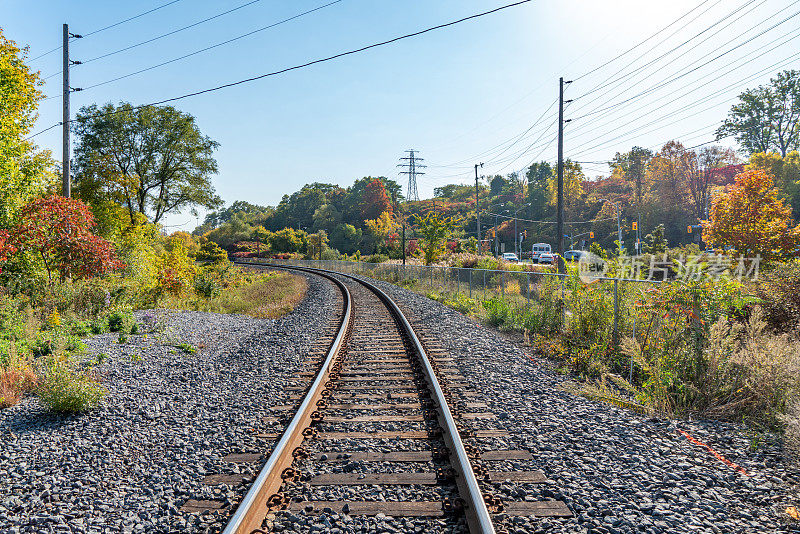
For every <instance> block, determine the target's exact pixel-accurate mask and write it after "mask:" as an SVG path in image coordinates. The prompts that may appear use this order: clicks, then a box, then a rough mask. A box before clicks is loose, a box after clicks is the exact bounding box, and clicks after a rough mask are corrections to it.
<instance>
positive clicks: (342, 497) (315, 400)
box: [224, 266, 571, 534]
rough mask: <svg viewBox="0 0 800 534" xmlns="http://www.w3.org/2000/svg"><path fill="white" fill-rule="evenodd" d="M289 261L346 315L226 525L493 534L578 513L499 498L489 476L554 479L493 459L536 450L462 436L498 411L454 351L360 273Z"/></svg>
mask: <svg viewBox="0 0 800 534" xmlns="http://www.w3.org/2000/svg"><path fill="white" fill-rule="evenodd" d="M270 267H280V268H287V267H284V266H270ZM291 269H295V270H298V271H303V272H306V273H312V274H314V275H317V276H322V277H324V278H326V279H327V280H330V281H331V282H332V283H334V284H335V285H336V286H337V287H338V288H339V290H340V292H341V294H342V311H341V314H340V316H339V317H340V320H339V325H338V328H336V329H335V331H334V332H332V333H331V336H330V337H329V338H328V339H327V340H326V341H327V342H326V345H327V347H326V349H325V350H321V351H319V353H318V354H313V355H310V357H309V360H308V361H307V370H306V371H304V372H301V373H300V374H301V377H307V378H308V377H311V378H313V380H311V381H310V383H308V384H307V385H306V386H300V387H299V388H298V389H300V390H301V391H299V394H298V395H296V396H295V397H294V399H295V402H294V403H293V404H291V405H287V406H284V407H282V408H283V409H286V410H288V411H290V412H291V413H293V415H292V416H291V421H290V422H289V423H288V426H287V427H286V428H285V430H284V431H283V432H282V434H280V436H279V439H278V441H277V443H276V444H275V446H274V448H273V450H272V452H271V454H270V455H269V457H268V459H267V461H266V463H265V465H264V466H263V468H262V469H261V471H260V472H259V474H258V476H257V477H256V479H255V481H254V482H253V483H252V486H251V487H250V489H249V491H248V492H247V494H246V495H245V497H244V499H243V500H242V501H241V503H240V504H239V506H238V508H237V509H236V512H235V513H234V515H233V516H232V518H231V519H230V521H229V523H228V525H227V527H226V528H225V530H224V532H225V534H234V533H237V534H241V533H244V534H253V533H259V532H268V531H269V530H270V529H271V528H272V526H273V522H272V521H273V520H274V518H275V513H276V512H277V511H279V510H288V511H289V512H291V513H294V514H316V513H320V512H329V513H332V512H344V513H346V514H349V515H356V516H357V515H377V514H380V513H382V514H384V515H386V516H393V517H414V518H435V519H437V520H439V521H444V522H445V523H444V524H445V525H446V526H447V527H446V528H447V530H448V531H469V532H471V533H484V534H488V533H494V532H495V524H498V525H502V523H503V521H504V520H505V519H506V518H507V517H508V516H509V515H510V516H513V515H538V516H548V517H563V516H569V515H571V513H570V511H569V509H568V508H567V507H566V506H565V505H564V504H563V503H562V502H560V501H533V502H532V501H520V502H516V503H503V502H501V501H500V500H499V499H497V498H496V497H493V495H492V493H491V486H492V483H501V482H504V481H505V482H522V483H544V482H547V480H546V478H545V477H544V475H543V473H541V472H540V471H490V470H488V469H487V467H486V466H487V464H488V463H491V461H493V460H494V461H501V462H505V464H504V465H506V464H508V463H509V461H513V460H520V459H529V457H530V453H529V452H528V451H508V450H506V451H503V450H500V451H497V450H494V451H493V450H481V449H480V448H479V447H476V446H475V445H465V444H464V441H463V440H462V437H463V438H464V439H467V440H476V438H481V437H483V438H486V437H491V436H492V435H493V434H492V431H491V430H483V431H480V430H478V431H475V430H470V429H469V428H467V427H466V426H465V425H464V424H463V422H464V421H465V420H469V419H481V418H486V417H491V414H488V413H481V412H477V413H476V412H474V410H475V409H476V408H478V409H480V408H481V407H483V408H485V406H483V405H480V404H479V403H470V402H466V401H465V400H464V399H465V398H466V397H465V395H464V392H463V391H462V388H463V387H464V384H460V383H455V384H454V383H453V381H452V380H451V377H452V375H451V371H452V369H451V368H450V364H451V363H452V361H450V360H449V359H447V358H435V357H433V356H432V355H431V354H429V351H428V350H426V347H425V345H424V344H423V342H421V341H420V338H419V337H418V336H417V334H416V333H415V331H414V329H413V328H412V326H411V324H410V323H409V321H408V319H407V318H406V317H405V316H404V315H403V313H402V311H401V310H400V308H399V307H398V306H397V304H395V302H394V301H392V299H390V298H389V297H388V296H387V295H386V294H385V293H384V292H383V291H381V290H380V289H379V288H378V287H376V286H375V285H373V284H371V283H369V282H367V281H365V280H362V279H360V278H357V277H352V276H348V275H343V274H339V273H333V272H328V271H323V270H319V269H306V268H300V267H291ZM470 410H473V411H470ZM495 432H496V431H495ZM495 435H497V434H495ZM265 437H273V438H278V435H277V434H274V435H271V436H267V435H265ZM476 444H478V445H480V441H476ZM376 486H377V487H380V490H381V495H380V497H376V496H374V495H372V496H371V497H369V498H367V499H358V498H354V497H359V496H360V495H361V494H362V493H367V494H368V495H369V492H364V491H361V490H359V488H364V487H376ZM493 519H494V521H493ZM439 524H441V523H439ZM503 530H504V529H503V528H502V527H499V528H498V531H501V532H502V531H503ZM426 531H427V529H426Z"/></svg>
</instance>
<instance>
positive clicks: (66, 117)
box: [61, 24, 83, 198]
mask: <svg viewBox="0 0 800 534" xmlns="http://www.w3.org/2000/svg"><path fill="white" fill-rule="evenodd" d="M81 37H83V36H82V35H78V34H76V33H69V24H64V27H63V34H62V44H61V52H62V56H63V57H62V61H63V63H62V68H61V73H62V78H61V80H62V88H61V90H62V95H61V99H62V104H63V110H62V111H63V113H62V116H61V137H62V139H61V141H62V145H61V190H62V191H61V192H62V194H63V195H64V196H65V197H67V198H69V197H70V196H71V195H72V182H71V181H70V164H69V163H70V162H69V160H70V142H69V121H70V113H69V94H70V93H71V92H72V91H73V89H72V88H71V87H70V86H69V68H70V66H72V65H80V64H81V62H80V61H72V60H71V59H70V58H69V40H70V39H71V38H74V39H80V38H81ZM74 90H75V91H80V89H79V88H78V89H74Z"/></svg>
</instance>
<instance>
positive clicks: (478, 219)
mask: <svg viewBox="0 0 800 534" xmlns="http://www.w3.org/2000/svg"><path fill="white" fill-rule="evenodd" d="M480 166H481V167H483V163H481V164H480ZM475 218H476V219H477V224H478V251H477V253H478V255H480V253H481V252H483V247H482V246H481V209H480V207H479V206H478V163H476V164H475Z"/></svg>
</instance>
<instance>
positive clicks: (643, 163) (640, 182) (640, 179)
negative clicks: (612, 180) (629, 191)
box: [609, 146, 653, 203]
mask: <svg viewBox="0 0 800 534" xmlns="http://www.w3.org/2000/svg"><path fill="white" fill-rule="evenodd" d="M652 158H653V151H652V150H649V149H647V148H642V147H640V146H635V147H633V148H631V149H630V151H628V152H625V153H622V154H621V153H619V152H617V153H616V154H615V155H614V159H613V160H612V161H611V163H610V164H609V166H610V167H611V172H612V174H614V175H618V176H620V177H621V178H623V179H624V180H625V181H627V182H631V183H633V184H634V191H635V192H636V202H637V203H638V202H640V201H641V199H642V195H643V194H644V177H645V171H646V170H647V165H648V164H649V163H650V160H651V159H652Z"/></svg>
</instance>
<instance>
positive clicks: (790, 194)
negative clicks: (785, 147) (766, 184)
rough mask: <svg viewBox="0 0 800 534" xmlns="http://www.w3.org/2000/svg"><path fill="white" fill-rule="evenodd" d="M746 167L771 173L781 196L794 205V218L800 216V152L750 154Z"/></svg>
mask: <svg viewBox="0 0 800 534" xmlns="http://www.w3.org/2000/svg"><path fill="white" fill-rule="evenodd" d="M745 169H746V170H759V169H760V170H763V171H765V172H766V173H767V174H769V175H770V177H772V179H773V181H774V182H775V185H776V186H777V187H778V190H779V191H780V196H781V197H783V198H785V199H786V201H787V202H788V203H789V204H790V205H791V206H792V218H794V219H798V218H800V153H798V152H797V151H796V150H794V151H792V152H789V153H788V154H786V156H785V157H783V158H782V157H780V155H778V154H776V153H774V152H758V153H756V154H753V155H752V156H750V160H749V161H748V162H747V165H746V166H745Z"/></svg>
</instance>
